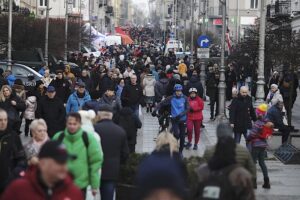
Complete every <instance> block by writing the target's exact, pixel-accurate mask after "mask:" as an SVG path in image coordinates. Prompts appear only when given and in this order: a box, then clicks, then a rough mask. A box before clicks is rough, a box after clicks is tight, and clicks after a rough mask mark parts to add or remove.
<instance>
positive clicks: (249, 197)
mask: <svg viewBox="0 0 300 200" xmlns="http://www.w3.org/2000/svg"><path fill="white" fill-rule="evenodd" d="M228 167H230V166H228ZM224 169H226V168H224ZM212 172H214V171H212V170H211V169H209V167H208V165H207V164H203V165H201V166H200V167H199V168H198V169H197V174H198V181H199V184H200V185H201V184H203V183H205V181H207V180H209V179H210V178H211V177H210V174H211V173H212ZM217 172H218V171H217ZM221 172H222V170H220V173H218V174H220V176H222V174H223V173H221ZM227 178H228V184H230V185H227V187H225V186H223V187H224V188H223V187H222V191H223V194H222V195H226V194H227V195H228V196H223V197H224V198H220V199H226V200H227V199H239V200H255V194H254V190H253V185H252V177H251V174H250V173H249V172H248V171H247V170H245V169H244V168H243V167H239V166H236V167H235V168H233V169H232V170H231V171H229V172H228V175H227ZM216 181H217V180H216ZM226 189H228V190H226ZM197 192H198V191H197ZM200 195H201V197H202V194H200ZM196 198H197V199H199V196H197V197H196ZM200 199H202V198H200Z"/></svg>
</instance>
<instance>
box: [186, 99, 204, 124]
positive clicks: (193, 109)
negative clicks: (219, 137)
mask: <svg viewBox="0 0 300 200" xmlns="http://www.w3.org/2000/svg"><path fill="white" fill-rule="evenodd" d="M188 101H189V105H190V110H189V112H188V115H187V116H188V120H201V121H202V120H203V114H202V111H203V108H204V102H203V100H202V99H201V98H200V97H198V96H196V97H195V98H194V99H192V98H191V97H189V98H188Z"/></svg>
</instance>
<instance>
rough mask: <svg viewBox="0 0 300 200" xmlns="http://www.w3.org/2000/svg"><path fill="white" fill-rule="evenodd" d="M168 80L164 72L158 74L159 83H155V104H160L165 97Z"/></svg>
mask: <svg viewBox="0 0 300 200" xmlns="http://www.w3.org/2000/svg"><path fill="white" fill-rule="evenodd" d="M168 84H169V80H168V78H167V75H166V73H165V72H163V71H162V72H160V73H159V81H157V82H155V86H154V91H155V101H156V102H157V103H159V102H161V101H162V99H163V98H165V97H166V95H167V90H168Z"/></svg>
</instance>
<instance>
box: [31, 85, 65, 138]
mask: <svg viewBox="0 0 300 200" xmlns="http://www.w3.org/2000/svg"><path fill="white" fill-rule="evenodd" d="M65 117H66V109H65V107H64V103H63V101H62V100H61V99H59V98H58V97H56V92H55V88H54V87H53V86H49V87H48V88H47V95H46V96H45V97H42V98H41V99H40V101H39V102H38V107H37V111H36V118H37V119H39V118H42V119H44V120H45V121H46V123H47V126H48V135H49V137H50V138H52V137H53V136H54V134H55V133H57V132H58V131H61V130H63V129H64V127H65Z"/></svg>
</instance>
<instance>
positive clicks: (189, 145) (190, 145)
mask: <svg viewBox="0 0 300 200" xmlns="http://www.w3.org/2000/svg"><path fill="white" fill-rule="evenodd" d="M191 147H192V144H191V143H190V142H188V143H187V144H186V146H185V148H186V149H187V150H189V149H190V148H191Z"/></svg>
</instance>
